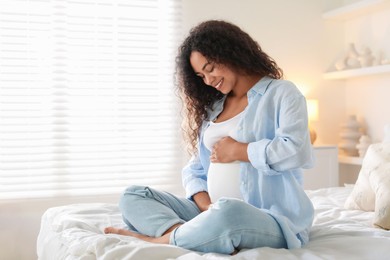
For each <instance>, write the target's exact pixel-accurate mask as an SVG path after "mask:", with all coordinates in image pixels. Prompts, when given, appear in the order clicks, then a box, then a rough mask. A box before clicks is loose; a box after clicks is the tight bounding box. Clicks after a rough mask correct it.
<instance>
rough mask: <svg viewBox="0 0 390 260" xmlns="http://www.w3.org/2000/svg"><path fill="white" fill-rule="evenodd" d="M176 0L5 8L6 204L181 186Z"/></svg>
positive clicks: (0, 110) (1, 109)
mask: <svg viewBox="0 0 390 260" xmlns="http://www.w3.org/2000/svg"><path fill="white" fill-rule="evenodd" d="M180 12H181V9H180V1H177V0H165V1H164V0H74V1H62V0H57V1H50V0H30V1H28V0H12V1H1V2H0V194H1V195H0V196H1V198H3V199H9V198H26V197H28V198H33V197H53V196H68V195H91V194H105V193H106V194H109V193H119V192H121V191H122V190H123V189H124V188H125V187H126V186H128V185H130V184H146V185H151V186H154V187H156V188H161V189H165V190H173V189H175V188H176V187H178V185H180V181H181V180H180V170H181V169H180V168H181V164H180V162H181V156H180V152H179V151H180V147H179V144H180V143H179V140H178V139H179V138H178V136H180V135H179V129H180V122H179V120H178V112H177V111H178V107H177V103H178V98H177V96H176V95H175V93H174V87H173V84H174V83H173V78H174V76H173V73H174V58H175V55H176V48H177V39H178V36H179V27H178V25H179V24H180Z"/></svg>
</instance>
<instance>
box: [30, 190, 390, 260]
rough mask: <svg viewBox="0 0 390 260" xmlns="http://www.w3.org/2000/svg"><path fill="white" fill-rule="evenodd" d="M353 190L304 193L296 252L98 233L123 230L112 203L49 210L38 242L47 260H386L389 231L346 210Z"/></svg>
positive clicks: (368, 217) (365, 216) (389, 252)
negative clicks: (306, 238) (307, 229)
mask: <svg viewBox="0 0 390 260" xmlns="http://www.w3.org/2000/svg"><path fill="white" fill-rule="evenodd" d="M351 191H352V187H335V188H327V189H319V190H315V191H307V193H308V195H309V197H310V198H311V200H312V201H313V204H314V207H315V210H316V213H315V219H314V225H313V228H312V231H311V233H310V242H309V243H308V244H307V245H306V246H305V247H303V248H300V249H293V250H287V249H272V248H255V249H248V250H241V251H240V252H239V253H238V254H237V255H235V256H228V255H221V254H216V253H207V254H202V253H199V252H193V251H189V250H185V249H182V248H179V247H176V246H170V245H157V244H151V243H147V242H143V241H140V240H138V239H135V238H132V237H128V236H121V235H115V234H110V235H106V234H104V233H103V229H104V228H105V227H106V226H116V227H124V223H123V221H122V217H121V215H120V213H119V210H118V207H117V206H116V205H114V204H102V203H94V204H72V205H68V206H61V207H55V208H50V209H48V210H47V211H46V212H45V214H44V215H43V216H42V223H41V230H40V233H39V236H38V240H37V252H38V257H39V259H40V260H46V259H50V260H51V259H56V260H57V259H82V260H89V259H102V260H103V259H104V260H108V259H110V260H111V259H132V260H134V259H139V260H153V259H180V260H189V259H191V260H192V259H195V260H196V259H248V260H249V259H250V260H253V259H283V260H286V259H287V260H289V259H310V260H311V259H379V260H380V259H390V231H386V230H383V229H379V228H375V227H373V225H372V218H373V214H374V213H373V212H364V211H359V210H345V209H344V207H343V205H344V201H345V200H346V198H347V196H348V194H349V193H350V192H351Z"/></svg>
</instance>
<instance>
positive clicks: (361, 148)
mask: <svg viewBox="0 0 390 260" xmlns="http://www.w3.org/2000/svg"><path fill="white" fill-rule="evenodd" d="M371 143H372V142H371V138H370V137H369V136H368V135H362V136H361V137H360V139H359V143H358V144H357V145H356V149H358V153H359V156H360V157H364V155H366V152H367V149H368V147H369V146H370V145H371Z"/></svg>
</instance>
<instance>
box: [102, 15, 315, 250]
mask: <svg viewBox="0 0 390 260" xmlns="http://www.w3.org/2000/svg"><path fill="white" fill-rule="evenodd" d="M176 62H177V80H178V82H177V85H178V88H179V93H180V96H181V98H182V100H183V104H184V109H185V112H186V117H185V124H184V126H185V130H186V131H185V133H186V136H187V140H188V144H189V150H190V152H191V153H192V158H191V160H190V162H189V163H188V165H187V166H186V167H185V168H184V169H183V172H182V177H183V184H184V188H185V190H186V197H185V198H179V197H177V196H175V195H172V194H169V193H166V192H162V191H157V190H154V189H152V188H149V187H144V186H131V187H129V188H127V189H126V191H125V192H124V194H123V196H122V198H121V200H120V209H121V212H122V214H123V219H124V221H125V223H126V224H127V226H128V229H118V228H115V227H108V228H106V229H105V232H106V233H117V234H123V235H130V236H134V237H137V238H139V239H142V240H145V241H149V242H155V243H166V244H172V245H177V246H180V247H183V248H187V249H191V250H195V251H201V252H217V253H223V254H234V253H236V252H237V251H239V250H240V249H242V248H255V247H273V248H299V247H301V246H302V245H304V244H305V243H307V242H308V240H309V231H310V227H311V225H312V221H313V206H312V204H311V202H310V200H309V198H308V197H307V196H306V194H305V192H304V190H303V188H302V170H301V169H302V168H308V167H311V166H312V163H313V158H312V149H311V144H310V138H309V132H308V127H307V126H308V122H307V110H306V101H305V98H304V96H303V95H302V94H301V93H300V92H299V90H298V89H297V88H296V87H295V86H294V84H292V83H291V82H289V81H286V80H283V79H282V71H281V69H280V68H279V67H278V66H277V64H276V63H275V61H274V60H273V59H272V58H270V57H269V56H268V55H267V54H266V53H264V52H263V51H262V49H261V48H260V46H259V44H258V43H257V42H256V41H254V40H253V39H252V38H251V37H250V36H249V35H248V34H247V33H245V32H244V31H243V30H241V29H240V28H239V27H238V26H236V25H234V24H231V23H228V22H225V21H214V20H212V21H206V22H203V23H201V24H199V25H198V26H196V27H194V28H193V29H192V30H191V31H190V33H189V36H188V37H187V38H186V39H185V40H184V42H183V43H182V45H181V46H180V48H179V53H178V56H177V59H176Z"/></svg>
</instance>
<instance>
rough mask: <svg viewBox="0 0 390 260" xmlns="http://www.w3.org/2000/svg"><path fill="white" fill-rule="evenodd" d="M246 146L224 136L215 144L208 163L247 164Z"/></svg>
mask: <svg viewBox="0 0 390 260" xmlns="http://www.w3.org/2000/svg"><path fill="white" fill-rule="evenodd" d="M247 148H248V144H245V143H240V142H237V141H236V140H234V139H233V138H231V137H229V136H226V137H223V138H222V139H221V140H219V141H218V142H216V143H215V144H214V146H213V150H212V151H211V156H210V161H211V162H213V163H229V162H233V161H237V160H238V161H244V162H249V159H248V153H247Z"/></svg>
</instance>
